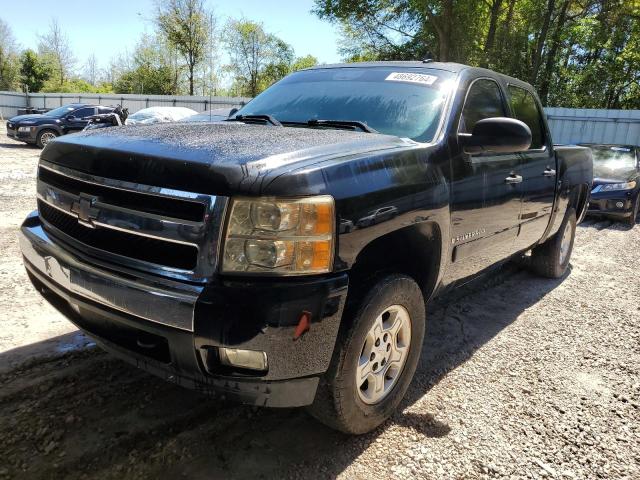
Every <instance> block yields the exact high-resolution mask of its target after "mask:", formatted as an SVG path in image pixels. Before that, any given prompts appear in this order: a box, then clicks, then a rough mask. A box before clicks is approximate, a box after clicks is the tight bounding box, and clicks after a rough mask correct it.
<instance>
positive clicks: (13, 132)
mask: <svg viewBox="0 0 640 480" xmlns="http://www.w3.org/2000/svg"><path fill="white" fill-rule="evenodd" d="M35 130H36V129H35V128H33V129H29V131H28V132H19V131H18V127H17V126H16V127H15V128H9V127H8V126H7V137H9V138H11V139H12V140H17V141H19V142H26V143H36V133H35Z"/></svg>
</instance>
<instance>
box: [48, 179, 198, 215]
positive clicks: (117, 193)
mask: <svg viewBox="0 0 640 480" xmlns="http://www.w3.org/2000/svg"><path fill="white" fill-rule="evenodd" d="M38 178H39V179H40V180H42V181H43V182H44V183H47V184H49V185H51V186H53V187H56V188H59V189H60V190H64V191H66V192H69V193H73V194H75V195H80V193H85V194H88V195H94V196H96V197H99V198H100V200H101V201H103V202H105V203H110V204H113V205H118V206H120V207H123V208H129V209H132V210H138V211H142V212H147V213H153V214H156V215H162V216H165V217H173V218H179V219H181V220H189V221H192V222H201V221H202V220H203V218H204V213H205V205H204V204H202V203H198V202H191V201H188V200H180V199H176V198H168V197H160V196H155V195H146V194H144V193H137V192H131V191H129V190H119V189H117V188H109V187H105V186H102V185H96V184H94V183H90V182H84V181H82V180H78V179H75V178H71V177H67V176H66V175H61V174H59V173H56V172H54V171H52V170H49V169H47V168H40V169H39V170H38Z"/></svg>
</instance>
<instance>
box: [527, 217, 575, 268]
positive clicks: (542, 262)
mask: <svg viewBox="0 0 640 480" xmlns="http://www.w3.org/2000/svg"><path fill="white" fill-rule="evenodd" d="M575 236H576V211H575V210H574V209H573V208H572V209H570V210H569V211H568V212H567V214H566V215H565V217H564V220H563V221H562V225H560V229H559V230H558V232H557V233H556V234H555V235H554V236H553V237H551V238H550V239H549V240H547V241H546V242H544V243H543V244H542V245H538V246H537V247H535V248H534V249H533V251H532V252H531V263H530V265H531V269H532V270H533V271H534V272H535V273H537V274H538V275H541V276H543V277H547V278H560V277H561V276H562V275H564V273H565V272H566V271H567V267H569V260H570V259H571V252H572V251H573V242H574V240H575Z"/></svg>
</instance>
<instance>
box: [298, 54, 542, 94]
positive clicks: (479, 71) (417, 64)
mask: <svg viewBox="0 0 640 480" xmlns="http://www.w3.org/2000/svg"><path fill="white" fill-rule="evenodd" d="M370 67H398V68H428V69H434V70H443V71H447V72H452V73H460V72H462V71H463V70H470V71H472V73H474V74H476V75H478V76H487V75H489V76H495V77H500V78H501V79H502V80H503V81H505V82H507V83H512V84H515V85H521V86H526V87H528V89H530V90H531V91H533V92H535V90H534V89H533V87H532V86H531V85H530V84H529V83H527V82H524V81H522V80H520V79H518V78H514V77H510V76H509V75H505V74H503V73H499V72H496V71H494V70H488V69H486V68H480V67H472V66H470V65H465V64H462V63H455V62H435V61H395V60H394V61H377V62H353V63H333V64H328V65H316V66H315V67H311V68H309V69H308V70H321V69H326V68H370Z"/></svg>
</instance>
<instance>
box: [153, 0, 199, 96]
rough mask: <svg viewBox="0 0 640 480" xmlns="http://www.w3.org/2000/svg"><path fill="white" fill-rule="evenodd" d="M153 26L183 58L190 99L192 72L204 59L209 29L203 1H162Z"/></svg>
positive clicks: (192, 87) (192, 81)
mask: <svg viewBox="0 0 640 480" xmlns="http://www.w3.org/2000/svg"><path fill="white" fill-rule="evenodd" d="M156 23H157V25H158V27H159V28H160V30H161V31H162V32H163V33H164V34H165V35H166V37H167V39H168V40H169V42H170V43H171V44H173V45H174V46H175V48H176V50H177V51H178V52H179V53H180V54H181V55H182V56H183V57H184V60H185V62H186V64H187V69H188V71H189V95H193V93H194V75H195V70H196V67H197V65H198V64H199V63H200V62H202V61H203V60H204V59H205V57H206V54H207V49H206V46H207V45H208V42H209V31H210V29H211V28H212V25H210V22H209V18H208V15H207V13H206V12H205V9H204V4H203V1H202V0H161V1H160V3H159V6H158V14H157V17H156Z"/></svg>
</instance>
